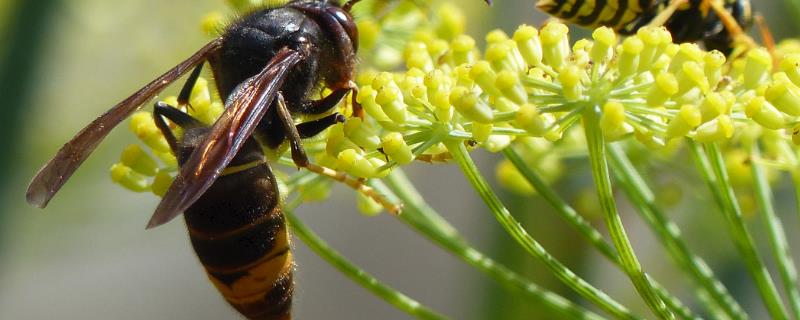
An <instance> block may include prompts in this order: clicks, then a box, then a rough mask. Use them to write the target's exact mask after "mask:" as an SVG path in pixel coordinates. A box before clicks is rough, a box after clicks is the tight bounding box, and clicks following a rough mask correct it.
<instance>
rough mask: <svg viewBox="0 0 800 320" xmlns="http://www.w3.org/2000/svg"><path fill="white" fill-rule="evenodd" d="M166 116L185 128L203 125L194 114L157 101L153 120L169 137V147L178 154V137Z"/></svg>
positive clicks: (166, 136) (162, 132) (165, 135)
mask: <svg viewBox="0 0 800 320" xmlns="http://www.w3.org/2000/svg"><path fill="white" fill-rule="evenodd" d="M164 118H167V119H169V121H172V122H173V123H175V124H177V125H178V126H180V127H181V128H184V129H186V128H197V127H201V126H203V124H202V123H200V121H197V119H195V118H192V116H190V115H188V114H186V113H185V112H183V111H181V110H178V109H176V108H175V107H173V106H170V105H168V104H166V103H164V102H162V101H159V102H156V105H155V106H154V107H153V121H155V123H156V127H158V130H160V131H161V134H163V135H164V138H165V139H167V144H169V148H170V149H171V150H172V153H173V154H175V155H177V154H178V139H177V138H176V137H175V134H174V133H173V132H172V129H171V128H170V127H169V125H168V124H167V122H166V121H164Z"/></svg>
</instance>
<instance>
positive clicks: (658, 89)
mask: <svg viewBox="0 0 800 320" xmlns="http://www.w3.org/2000/svg"><path fill="white" fill-rule="evenodd" d="M676 93H678V79H676V78H675V76H674V75H672V74H671V73H661V74H659V75H657V76H656V81H655V83H653V86H652V87H650V91H649V92H648V93H647V104H648V105H649V106H651V107H660V106H663V105H664V103H665V102H667V100H669V99H670V98H671V97H672V96H673V95H674V94H676Z"/></svg>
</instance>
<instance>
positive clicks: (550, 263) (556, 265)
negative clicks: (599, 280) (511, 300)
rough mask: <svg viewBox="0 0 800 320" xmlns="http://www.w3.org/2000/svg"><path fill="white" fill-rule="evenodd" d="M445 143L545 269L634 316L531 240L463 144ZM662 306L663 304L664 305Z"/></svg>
mask: <svg viewBox="0 0 800 320" xmlns="http://www.w3.org/2000/svg"><path fill="white" fill-rule="evenodd" d="M445 145H446V146H447V149H448V150H449V151H450V153H451V154H452V155H453V159H454V160H455V161H456V162H457V163H458V165H459V167H460V168H461V171H463V172H464V176H465V177H466V178H467V180H469V182H470V183H471V184H472V186H473V187H474V188H475V191H477V192H478V194H479V195H480V197H481V199H483V201H484V202H485V203H486V205H487V206H488V207H489V209H490V211H491V212H492V213H493V214H494V216H495V218H496V219H497V221H498V222H500V225H501V226H502V227H503V228H504V229H505V230H506V232H508V233H509V234H510V235H511V236H512V238H514V240H516V241H517V243H519V244H520V245H521V246H522V247H523V248H524V249H525V250H526V251H528V253H530V254H531V255H532V256H534V257H536V258H537V259H539V260H540V261H541V262H542V263H544V264H545V266H547V268H548V269H550V271H551V272H552V273H553V274H554V275H555V276H556V277H557V278H558V279H559V280H561V281H562V282H563V283H564V284H565V285H567V286H569V287H570V288H571V289H573V290H575V292H577V293H578V294H580V295H581V296H583V297H584V298H586V299H588V300H589V301H591V302H592V303H594V304H596V305H597V306H598V307H600V308H602V309H603V310H605V311H606V312H608V313H609V314H611V315H613V316H614V317H615V318H618V319H637V318H638V317H637V316H635V315H633V314H632V313H631V312H630V311H629V310H628V309H627V308H625V307H624V306H622V305H621V304H619V303H618V302H616V301H615V300H613V299H612V298H611V297H609V296H608V295H607V294H606V293H605V292H603V291H600V290H599V289H597V288H595V287H593V286H592V285H590V284H589V283H587V282H586V281H585V280H583V279H582V278H580V277H579V276H578V275H576V274H575V273H574V272H572V270H570V269H569V268H567V267H566V266H564V265H563V264H561V262H559V261H558V260H556V258H555V257H553V256H552V255H550V253H548V252H547V250H545V249H544V247H542V245H541V244H539V243H538V242H537V241H536V240H534V239H533V238H532V237H531V236H530V235H529V234H528V232H527V231H525V229H524V228H522V225H521V224H520V223H519V222H518V221H517V220H516V219H514V217H513V216H512V215H511V213H509V211H508V209H507V208H506V207H505V206H504V205H503V203H502V202H501V201H500V199H499V198H498V197H497V195H496V194H495V193H494V191H493V190H492V189H491V187H489V184H488V183H487V182H486V180H485V179H484V178H483V176H481V174H480V172H479V170H478V168H477V167H476V166H475V163H474V162H473V161H472V158H470V157H469V155H468V154H467V150H466V148H465V147H464V144H463V143H461V141H458V140H446V141H445ZM665 308H666V307H665Z"/></svg>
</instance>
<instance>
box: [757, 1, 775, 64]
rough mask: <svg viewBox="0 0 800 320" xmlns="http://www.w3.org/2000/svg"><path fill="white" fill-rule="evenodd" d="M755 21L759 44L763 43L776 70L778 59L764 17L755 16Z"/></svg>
mask: <svg viewBox="0 0 800 320" xmlns="http://www.w3.org/2000/svg"><path fill="white" fill-rule="evenodd" d="M755 19H756V26H758V31H759V33H760V34H761V42H763V43H764V47H765V48H767V51H768V52H769V54H770V55H771V56H772V63H773V66H774V67H775V68H776V69H777V68H778V66H779V65H780V57H778V53H777V48H776V46H775V38H773V37H772V32H771V31H770V30H769V26H768V25H767V23H766V22H765V21H764V16H762V15H760V14H756V17H755ZM776 58H777V59H776Z"/></svg>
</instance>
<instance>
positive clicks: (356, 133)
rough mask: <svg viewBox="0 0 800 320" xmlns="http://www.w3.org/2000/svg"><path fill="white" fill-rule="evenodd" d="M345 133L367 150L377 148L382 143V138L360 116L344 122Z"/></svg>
mask: <svg viewBox="0 0 800 320" xmlns="http://www.w3.org/2000/svg"><path fill="white" fill-rule="evenodd" d="M344 134H345V136H347V138H348V139H350V141H353V142H354V143H355V144H356V145H358V146H360V147H362V148H364V149H365V150H375V149H377V148H378V146H379V145H380V143H381V139H380V138H378V136H377V135H376V134H375V131H374V130H372V128H370V127H369V125H368V124H366V123H364V122H363V120H362V119H361V118H359V117H352V118H350V119H347V121H346V122H345V123H344Z"/></svg>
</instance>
